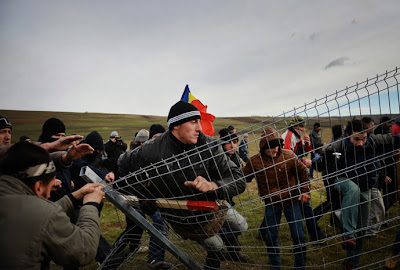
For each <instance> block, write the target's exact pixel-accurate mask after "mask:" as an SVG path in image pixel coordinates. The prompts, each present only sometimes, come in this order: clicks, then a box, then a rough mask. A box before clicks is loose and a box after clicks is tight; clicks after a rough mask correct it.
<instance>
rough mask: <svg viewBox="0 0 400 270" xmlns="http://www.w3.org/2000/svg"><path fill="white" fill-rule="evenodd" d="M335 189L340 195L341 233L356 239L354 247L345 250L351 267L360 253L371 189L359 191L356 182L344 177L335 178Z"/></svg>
mask: <svg viewBox="0 0 400 270" xmlns="http://www.w3.org/2000/svg"><path fill="white" fill-rule="evenodd" d="M335 189H336V190H337V191H338V192H339V193H340V194H341V195H342V210H341V213H342V218H341V223H342V228H343V233H344V234H345V236H347V237H352V238H354V239H355V241H356V248H355V249H354V250H348V251H347V255H346V262H347V263H348V264H349V265H351V266H352V267H356V266H357V265H358V262H359V261H360V258H361V254H362V246H363V238H364V235H365V229H363V228H366V227H367V224H368V217H369V212H370V204H371V190H366V191H361V190H360V188H359V187H358V185H357V184H355V183H354V182H353V181H351V180H350V179H347V178H345V177H339V178H337V179H336V181H335ZM360 229H361V230H360ZM356 230H360V231H356Z"/></svg>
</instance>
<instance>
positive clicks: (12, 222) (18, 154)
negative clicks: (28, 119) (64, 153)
mask: <svg viewBox="0 0 400 270" xmlns="http://www.w3.org/2000/svg"><path fill="white" fill-rule="evenodd" d="M0 173H1V174H2V175H1V177H0V205H1V206H2V207H0V216H1V217H2V222H0V246H2V247H3V249H2V252H0V268H1V269H39V268H40V269H48V268H49V262H50V261H51V260H52V261H54V262H55V263H56V264H59V265H62V266H64V267H78V266H83V265H86V264H89V263H90V262H91V261H92V260H93V259H94V257H95V255H96V250H97V245H98V243H99V236H100V224H99V223H100V218H99V210H98V206H99V203H100V202H101V199H102V197H103V195H104V192H103V191H102V190H101V189H99V187H101V186H102V185H100V184H91V185H86V186H85V187H83V188H82V189H80V190H78V191H75V192H74V193H72V194H70V195H68V196H64V197H63V198H62V199H60V200H59V201H58V202H56V203H53V202H50V201H48V200H47V199H48V198H49V197H50V190H51V189H52V187H53V185H54V182H55V176H56V169H55V165H54V163H53V162H52V160H51V158H50V155H49V153H48V152H47V151H46V150H44V149H43V148H41V147H39V146H36V145H34V144H32V143H29V142H19V143H16V144H14V145H13V146H12V147H10V148H9V149H8V151H7V153H6V156H5V158H4V159H3V161H2V164H1V167H0ZM79 201H83V206H82V210H81V212H80V215H79V220H78V222H77V224H76V225H74V224H72V223H71V222H70V219H69V217H68V215H71V214H72V211H73V208H74V204H77V203H78V202H79ZM5 247H6V248H5Z"/></svg>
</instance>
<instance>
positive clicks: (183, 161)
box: [101, 69, 400, 269]
mask: <svg viewBox="0 0 400 270" xmlns="http://www.w3.org/2000/svg"><path fill="white" fill-rule="evenodd" d="M398 77H399V74H398V71H397V69H396V70H393V71H390V72H385V73H384V74H382V75H377V76H376V77H374V78H370V79H367V80H365V81H363V82H361V83H356V84H354V85H353V86H351V87H346V88H345V89H343V90H340V91H336V92H334V93H332V94H329V95H325V96H324V97H321V98H319V99H316V100H314V101H310V102H309V103H305V104H304V105H302V106H299V107H296V108H293V109H292V110H289V111H286V112H284V113H282V114H281V115H278V116H273V117H267V118H266V119H265V120H264V121H262V122H260V123H257V124H253V125H251V126H249V127H247V128H244V129H242V130H239V131H238V132H237V133H236V135H237V137H238V140H239V141H241V140H242V139H244V134H247V135H248V138H249V139H248V141H247V142H246V144H247V147H248V149H249V158H250V159H249V161H248V162H247V163H245V162H243V161H242V160H241V159H240V158H239V164H236V165H235V162H234V161H233V160H234V158H235V157H234V155H236V153H233V154H232V151H230V150H229V151H228V150H224V149H225V148H224V146H225V145H226V144H227V143H232V142H233V141H234V140H232V138H231V137H229V136H231V135H227V137H223V138H220V139H218V140H211V139H207V140H205V141H204V143H202V144H201V145H199V146H198V147H192V148H188V149H184V150H182V151H176V152H173V153H170V154H166V153H165V152H166V151H165V150H164V149H160V152H159V153H154V155H158V157H159V158H153V157H147V156H146V158H144V156H140V154H139V153H133V152H132V153H130V154H132V155H131V156H129V157H130V158H131V160H130V162H131V164H132V168H131V170H130V172H129V173H126V174H125V175H124V176H123V177H121V178H119V179H118V180H116V181H115V182H114V183H113V184H112V189H111V186H110V187H109V188H110V189H109V190H106V193H108V194H111V193H113V194H116V195H118V196H123V197H124V198H125V201H128V202H129V201H131V204H134V205H135V207H136V208H137V209H139V210H140V211H141V212H142V214H140V216H141V219H135V221H134V224H133V226H132V227H130V228H128V230H127V231H126V232H125V235H124V236H121V237H120V238H119V239H118V241H117V242H116V243H115V246H114V249H113V251H112V253H111V254H110V255H109V257H108V258H107V259H106V261H105V262H104V263H103V264H102V266H101V269H117V268H119V269H130V268H132V267H134V268H138V269H139V268H147V266H146V265H147V262H148V261H150V260H151V258H152V255H150V253H152V252H153V253H154V252H155V253H157V252H158V251H159V249H160V246H163V247H166V248H167V252H166V254H165V255H163V256H164V257H163V258H162V259H163V260H165V261H168V262H171V263H173V264H175V265H177V267H178V268H184V267H185V266H184V265H186V266H187V267H189V268H197V267H205V268H207V269H216V268H219V267H220V268H223V269H265V267H270V269H274V267H280V266H282V267H283V268H285V269H295V268H296V269H297V268H298V269H302V268H305V267H307V268H309V269H313V268H314V269H338V268H340V267H342V265H343V264H347V266H349V267H352V268H354V269H377V268H379V267H382V266H383V265H384V263H385V258H386V256H387V255H388V254H390V253H391V247H392V244H393V241H394V240H395V236H396V233H397V231H398V230H399V220H398V219H399V207H398V184H399V182H400V181H399V179H398V175H399V172H400V171H399V169H400V166H399V157H398V153H399V151H398V149H399V147H400V142H399V139H398V136H394V135H393V133H392V130H391V129H390V126H391V125H392V124H395V123H396V122H398V121H399V122H400V120H399V118H398V117H399V114H400V93H399V83H398ZM361 120H362V121H361ZM371 120H373V124H374V126H371V125H372V124H371ZM315 123H319V125H320V128H321V129H320V131H319V132H316V130H315V132H316V133H314V134H313V133H312V131H313V130H314V129H315V128H314V127H316V128H317V129H318V125H314V124H315ZM394 131H395V128H393V132H394ZM309 133H311V134H310V136H309V135H308V134H309ZM163 136H167V135H165V134H164V135H163ZM310 137H311V138H310ZM319 139H320V140H321V141H320V143H319V144H318V143H317V140H319ZM156 140H162V139H156ZM155 143H156V142H155V141H150V142H148V143H147V144H148V146H146V144H145V145H143V146H142V147H143V149H145V148H146V147H147V148H149V149H151V145H150V144H155ZM135 151H136V152H140V150H135ZM135 155H137V156H135ZM136 158H142V159H140V160H137V159H136ZM144 159H146V160H147V161H148V162H144V161H143V160H144ZM198 177H203V178H205V179H207V180H209V181H212V182H215V183H217V188H215V189H213V190H211V191H209V192H206V193H205V192H202V191H200V190H199V189H198V188H195V187H194V186H191V185H189V184H188V182H191V181H197V180H196V179H198ZM132 196H135V197H132ZM125 207H132V206H126V205H125ZM124 212H126V211H124ZM144 217H147V218H148V220H152V223H153V225H151V224H150V223H151V222H150V223H149V222H147V221H146V222H147V223H146V222H144V221H143V219H144ZM135 222H136V224H135ZM137 223H141V224H140V225H139V227H141V228H142V229H144V230H145V231H144V232H143V230H142V231H140V230H139V231H138V232H136V231H134V228H135V226H136V225H137ZM144 223H146V224H147V225H146V226H144V225H143V224H144ZM147 226H151V227H152V228H151V229H150V228H149V227H147ZM132 228H133V229H132ZM149 235H150V236H152V237H154V238H155V240H154V241H155V242H156V244H154V242H153V244H152V240H151V239H149V238H150V237H149ZM157 235H159V237H157ZM160 235H161V236H162V237H161V236H160ZM167 239H168V241H167ZM160 241H161V242H162V243H161V244H160V245H157V243H158V244H159V243H160ZM131 245H132V247H131ZM140 246H142V247H143V246H149V249H150V250H149V251H147V252H145V253H141V252H140ZM121 252H122V253H121ZM399 252H400V249H399ZM116 254H122V255H121V257H118V256H116ZM171 254H173V255H171ZM175 256H176V258H178V259H175V258H174V257H175ZM179 261H180V262H182V263H183V264H180V262H179ZM349 269H350V268H349Z"/></svg>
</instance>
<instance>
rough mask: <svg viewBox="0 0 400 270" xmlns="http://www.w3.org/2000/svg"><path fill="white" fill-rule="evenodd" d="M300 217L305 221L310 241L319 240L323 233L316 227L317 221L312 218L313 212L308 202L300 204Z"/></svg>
mask: <svg viewBox="0 0 400 270" xmlns="http://www.w3.org/2000/svg"><path fill="white" fill-rule="evenodd" d="M300 209H301V215H302V216H303V217H304V219H305V220H306V227H307V230H308V233H309V235H310V238H311V240H312V241H316V240H318V239H321V238H322V236H323V232H322V230H321V228H320V227H319V225H318V222H317V219H316V218H315V216H314V211H313V209H312V207H311V204H310V202H306V203H303V204H300Z"/></svg>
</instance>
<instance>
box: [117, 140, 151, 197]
mask: <svg viewBox="0 0 400 270" xmlns="http://www.w3.org/2000/svg"><path fill="white" fill-rule="evenodd" d="M140 152H141V148H140V147H138V148H135V149H133V150H129V151H128V152H125V153H123V154H122V155H120V157H119V159H118V173H119V176H120V179H119V180H118V181H116V182H114V184H113V188H114V189H116V190H118V191H119V192H121V193H123V194H127V195H131V194H134V195H136V196H138V195H141V194H142V189H143V188H144V187H145V182H144V181H142V180H141V175H140V174H139V173H138V174H135V176H132V177H130V178H124V177H125V176H127V175H128V174H129V173H131V172H135V171H137V170H139V169H140V164H139V159H140V154H141V153H140Z"/></svg>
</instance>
